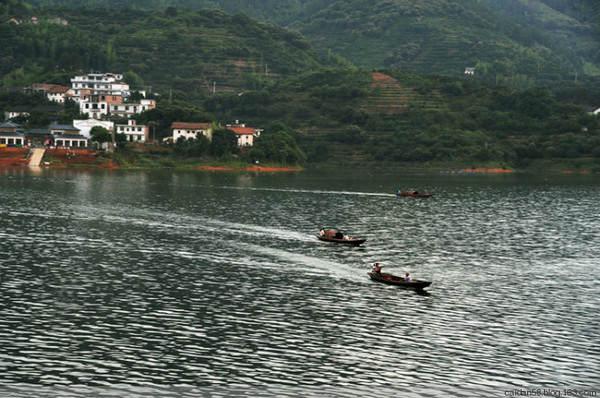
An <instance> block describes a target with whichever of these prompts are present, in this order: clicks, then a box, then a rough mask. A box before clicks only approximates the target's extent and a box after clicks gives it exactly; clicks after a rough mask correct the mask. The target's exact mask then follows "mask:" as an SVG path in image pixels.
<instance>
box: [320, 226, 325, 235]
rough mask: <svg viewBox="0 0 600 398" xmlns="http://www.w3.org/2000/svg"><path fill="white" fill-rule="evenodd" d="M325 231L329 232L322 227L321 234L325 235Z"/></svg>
mask: <svg viewBox="0 0 600 398" xmlns="http://www.w3.org/2000/svg"><path fill="white" fill-rule="evenodd" d="M325 232H327V231H326V230H325V227H323V228H321V232H319V236H323V235H325Z"/></svg>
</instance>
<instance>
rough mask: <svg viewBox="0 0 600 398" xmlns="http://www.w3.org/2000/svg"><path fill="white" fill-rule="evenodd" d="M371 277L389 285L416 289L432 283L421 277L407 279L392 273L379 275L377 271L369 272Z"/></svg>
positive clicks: (421, 288)
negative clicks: (420, 278)
mask: <svg viewBox="0 0 600 398" xmlns="http://www.w3.org/2000/svg"><path fill="white" fill-rule="evenodd" d="M368 274H369V277H370V278H371V279H373V280H374V281H377V282H381V283H386V284H388V285H395V286H400V287H405V288H408V289H416V290H423V289H424V288H426V287H427V286H429V285H431V282H430V281H422V280H419V279H413V280H411V281H408V282H407V281H405V280H404V278H402V277H401V276H395V275H391V274H379V275H377V274H376V273H375V272H368Z"/></svg>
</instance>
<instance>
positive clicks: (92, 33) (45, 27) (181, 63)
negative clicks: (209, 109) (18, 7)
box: [0, 8, 321, 95]
mask: <svg viewBox="0 0 600 398" xmlns="http://www.w3.org/2000/svg"><path fill="white" fill-rule="evenodd" d="M21 12H22V13H26V14H27V15H28V16H29V17H30V16H33V15H35V16H37V18H38V20H39V21H40V22H39V23H38V24H32V23H22V24H20V25H16V24H12V23H2V24H0V37H2V41H1V43H0V44H1V45H2V54H1V55H0V57H1V58H0V75H2V76H4V77H3V81H2V85H3V86H4V87H11V86H19V85H27V84H31V83H33V82H40V79H43V80H45V81H52V82H53V83H62V84H65V85H66V84H68V83H69V80H68V79H69V77H72V76H73V75H74V74H79V73H81V72H90V71H116V70H119V71H132V72H133V73H134V74H136V75H137V76H139V77H141V79H140V80H136V81H134V83H140V84H138V85H139V86H142V85H143V83H144V82H145V83H146V84H147V85H148V86H152V89H153V90H155V91H163V92H164V91H168V90H183V91H186V92H188V93H190V94H192V95H193V94H196V95H201V94H203V93H212V92H214V91H238V92H239V91H240V90H243V89H251V88H260V87H262V86H263V85H264V84H266V83H268V82H270V81H273V80H275V79H277V78H281V77H285V76H289V75H293V74H297V73H299V72H301V71H305V70H309V69H311V68H316V67H319V66H320V65H321V62H320V61H318V60H317V59H316V57H315V54H314V52H313V51H312V49H311V46H310V44H309V43H308V42H307V41H306V40H305V39H304V38H303V37H302V36H301V35H300V34H298V33H295V32H292V31H289V30H285V29H283V28H280V27H277V26H276V25H273V24H268V23H265V22H261V21H259V20H255V19H251V18H249V17H247V16H246V15H243V14H235V15H232V14H227V13H225V12H222V11H217V10H201V11H198V12H191V11H190V12H177V10H174V9H169V10H167V11H136V10H132V9H120V10H102V9H95V10H73V9H66V8H63V9H52V10H28V11H21ZM21 17H22V16H21ZM50 17H60V18H61V19H63V20H67V21H68V25H66V26H64V25H60V24H56V23H53V22H49V21H48V18H50ZM134 88H136V89H143V88H146V87H134Z"/></svg>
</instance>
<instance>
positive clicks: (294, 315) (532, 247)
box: [0, 169, 600, 397]
mask: <svg viewBox="0 0 600 398" xmlns="http://www.w3.org/2000/svg"><path fill="white" fill-rule="evenodd" d="M400 187H401V188H406V189H418V190H419V191H421V192H432V193H435V196H434V197H432V198H428V199H415V198H406V197H397V196H396V195H394V192H395V190H396V189H397V188H400ZM321 227H328V228H337V229H340V230H343V231H345V232H347V233H348V234H349V235H351V236H354V237H364V238H367V241H366V243H365V244H364V245H363V246H361V247H341V246H335V245H331V244H326V243H322V242H320V241H318V240H317V239H316V237H315V235H316V234H317V233H318V231H319V229H320V228H321ZM599 243H600V179H599V178H598V177H597V176H584V175H559V174H547V175H541V176H532V175H520V174H514V175H506V174H502V175H481V174H477V175H471V174H461V175H458V174H445V173H444V174H440V173H422V174H420V173H412V174H405V173H400V172H397V173H392V172H360V171H338V172H333V171H330V172H326V171H318V170H317V171H305V172H292V173H280V174H277V173H264V174H261V173H252V172H247V173H246V172H242V173H238V172H210V171H196V172H181V171H151V172H146V171H139V172H138V171H110V172H107V171H74V170H41V171H40V170H35V169H34V170H29V169H17V170H0V250H1V254H0V255H1V257H0V294H1V297H0V395H1V396H3V397H4V396H11V397H21V396H28V397H29V396H36V397H38V396H53V397H55V396H60V397H89V396H126V397H149V396H160V397H170V396H173V397H175V396H177V397H179V396H202V395H204V396H214V397H217V396H227V397H229V396H265V397H271V396H314V397H323V396H327V397H330V396H331V397H334V396H335V397H338V396H339V397H348V396H360V397H382V396H383V397H386V396H432V397H448V396H451V397H452V396H456V397H461V396H477V395H480V396H499V397H502V396H520V395H523V393H524V392H527V391H533V394H530V395H534V396H535V395H536V394H537V395H538V396H539V395H544V392H546V396H549V395H553V396H558V395H559V394H560V395H561V396H566V395H567V393H568V391H567V390H571V391H573V390H576V392H577V393H579V394H580V395H584V396H598V395H600V244H599ZM376 261H378V262H380V263H382V264H383V265H384V271H386V270H387V271H388V272H392V273H397V274H402V273H404V272H406V271H410V272H411V273H412V274H413V277H415V278H419V279H427V280H432V281H433V284H432V285H431V286H430V287H429V288H427V289H426V293H424V294H417V293H416V292H414V291H410V290H404V289H401V288H398V287H395V286H388V285H383V284H380V283H377V282H373V281H371V280H369V278H368V276H367V274H366V273H367V271H369V270H370V267H371V264H372V263H374V262H376ZM537 389H540V391H537Z"/></svg>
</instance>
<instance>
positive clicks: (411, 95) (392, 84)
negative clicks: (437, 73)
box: [361, 72, 438, 115]
mask: <svg viewBox="0 0 600 398" xmlns="http://www.w3.org/2000/svg"><path fill="white" fill-rule="evenodd" d="M371 90H372V91H373V94H372V95H370V96H368V97H367V99H366V101H365V103H364V104H363V105H362V106H361V108H362V109H364V110H366V111H367V112H371V113H385V114H388V115H391V114H398V113H402V112H405V111H406V110H408V109H409V108H413V109H414V108H417V109H436V108H437V107H438V106H437V95H436V94H433V95H427V96H426V95H422V94H419V93H416V92H415V91H414V90H412V89H410V88H407V87H403V86H402V85H400V83H398V81H397V80H396V79H394V78H393V77H391V76H389V75H386V74H384V73H379V72H374V73H373V80H372V82H371Z"/></svg>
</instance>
